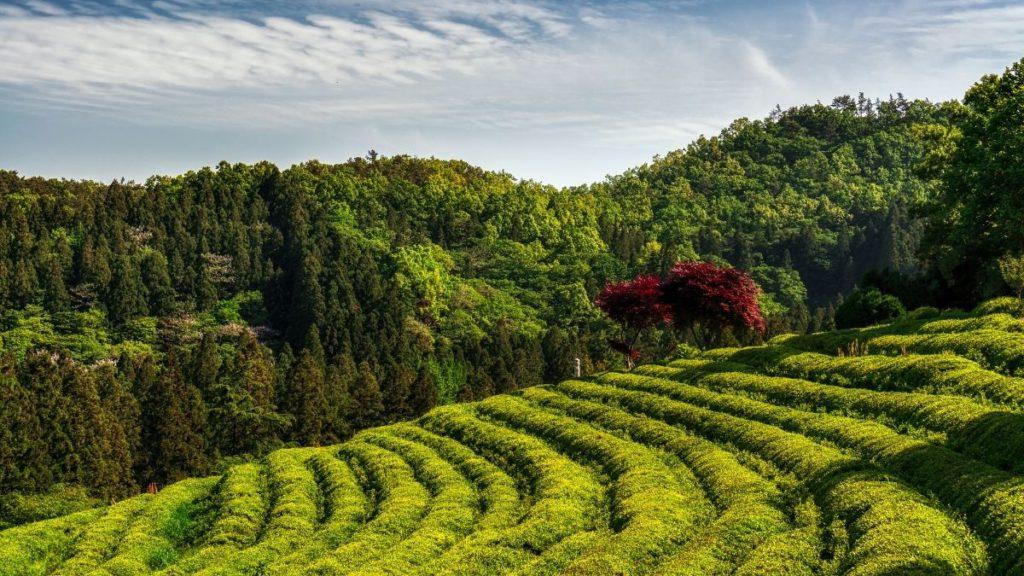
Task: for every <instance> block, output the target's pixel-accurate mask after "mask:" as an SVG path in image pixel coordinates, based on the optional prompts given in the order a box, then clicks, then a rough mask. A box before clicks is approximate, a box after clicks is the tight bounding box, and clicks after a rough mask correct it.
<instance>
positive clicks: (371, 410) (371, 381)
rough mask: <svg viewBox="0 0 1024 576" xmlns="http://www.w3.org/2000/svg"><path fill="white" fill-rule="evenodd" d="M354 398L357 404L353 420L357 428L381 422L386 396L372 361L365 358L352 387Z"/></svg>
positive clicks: (355, 404)
mask: <svg viewBox="0 0 1024 576" xmlns="http://www.w3.org/2000/svg"><path fill="white" fill-rule="evenodd" d="M352 400H353V403H354V406H355V413H354V414H353V415H352V422H353V423H354V424H355V425H356V428H358V429H363V428H369V427H371V426H376V425H377V424H380V422H381V420H382V417H383V415H384V398H383V395H382V394H381V391H380V385H379V384H378V383H377V377H376V376H374V375H373V370H372V369H371V368H370V363H369V362H367V361H365V360H364V361H363V362H361V363H360V364H359V373H358V376H357V377H356V382H355V386H354V387H353V389H352Z"/></svg>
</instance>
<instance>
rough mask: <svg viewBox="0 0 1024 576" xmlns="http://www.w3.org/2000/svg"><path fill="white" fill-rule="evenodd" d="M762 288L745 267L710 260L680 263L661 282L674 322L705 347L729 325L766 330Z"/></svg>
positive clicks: (662, 300)
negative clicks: (761, 300)
mask: <svg viewBox="0 0 1024 576" xmlns="http://www.w3.org/2000/svg"><path fill="white" fill-rule="evenodd" d="M759 292H760V289H759V288H758V287H757V284H756V283H755V282H754V280H753V279H752V278H751V277H750V276H749V275H747V273H745V272H743V271H742V270H737V269H736V268H727V267H723V266H717V265H715V264H712V263H710V262H677V263H676V264H675V266H673V267H672V270H670V271H669V274H668V278H667V279H666V280H665V281H664V282H663V283H662V285H661V293H662V298H661V304H662V305H663V306H667V307H668V308H669V309H670V310H671V316H672V325H673V326H674V327H675V328H676V329H677V330H688V331H689V332H690V333H691V334H692V336H693V339H694V341H695V343H696V344H697V345H698V346H700V347H701V348H706V347H708V346H710V345H712V344H714V343H715V342H716V341H717V340H719V339H720V338H721V336H722V333H723V331H724V329H725V328H733V329H736V330H741V331H743V330H745V331H753V332H764V318H763V317H762V316H761V307H760V306H759V305H758V302H757V297H758V294H759Z"/></svg>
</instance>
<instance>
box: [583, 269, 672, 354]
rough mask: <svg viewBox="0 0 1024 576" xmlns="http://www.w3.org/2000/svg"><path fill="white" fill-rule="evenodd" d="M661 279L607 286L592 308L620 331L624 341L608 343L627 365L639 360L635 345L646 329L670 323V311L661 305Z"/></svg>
mask: <svg viewBox="0 0 1024 576" xmlns="http://www.w3.org/2000/svg"><path fill="white" fill-rule="evenodd" d="M661 284H662V281H661V278H659V277H658V276H655V275H642V276H637V277H636V278H634V279H632V280H626V281H624V282H609V283H608V284H606V285H605V287H604V289H603V290H601V292H600V293H599V294H598V295H597V298H596V299H595V300H594V304H596V305H597V307H598V308H600V309H601V310H602V311H603V312H604V313H605V314H607V315H608V317H609V318H611V319H612V320H614V321H616V322H618V323H619V324H620V325H621V326H622V329H623V332H624V335H625V337H624V339H622V340H609V342H608V344H609V345H610V346H611V348H612V349H613V350H615V351H616V352H620V353H622V354H623V355H624V356H626V363H627V365H628V366H629V367H630V368H632V367H633V362H635V361H636V360H637V359H638V358H639V357H640V351H639V350H638V349H637V348H636V341H637V339H638V338H639V337H640V334H641V333H642V332H643V331H644V330H645V329H647V328H650V327H652V326H655V325H657V324H658V323H661V322H668V321H670V319H671V317H670V308H669V307H668V306H666V305H665V304H664V303H663V302H662V289H661Z"/></svg>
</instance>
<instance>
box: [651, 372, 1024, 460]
mask: <svg viewBox="0 0 1024 576" xmlns="http://www.w3.org/2000/svg"><path fill="white" fill-rule="evenodd" d="M728 366H729V363H727V362H723V363H721V365H720V366H716V367H714V369H713V371H714V372H722V371H723V367H728ZM733 366H735V368H737V369H739V370H750V368H749V367H748V366H746V365H744V364H734V365H733ZM639 373H642V374H647V375H650V376H656V377H662V378H681V379H687V378H693V377H694V376H695V375H698V374H701V373H703V370H702V369H698V370H697V371H693V370H691V369H685V368H671V367H663V366H650V367H641V368H640V369H639ZM732 376H733V375H732V374H730V377H729V378H727V379H726V378H707V379H702V380H701V384H702V385H705V386H708V387H710V388H712V389H719V390H725V391H729V390H743V391H746V392H751V393H754V394H757V395H759V396H760V397H763V398H765V399H767V400H768V401H770V402H772V403H781V404H789V405H807V406H813V407H815V408H816V409H827V410H831V411H836V412H844V413H851V414H857V415H862V416H867V417H871V418H887V419H889V420H892V421H896V422H899V423H901V424H910V425H913V426H920V427H923V428H926V429H928V430H932V431H936V432H940V433H942V434H943V435H945V437H946V444H947V445H948V446H949V447H950V448H952V449H954V450H957V451H959V452H962V453H964V454H965V455H967V456H970V457H972V458H976V459H978V460H981V461H984V462H987V463H989V464H991V465H993V466H996V467H998V468H1001V469H1004V470H1009V471H1012V472H1017V473H1019V472H1021V471H1022V470H1024V413H1020V412H1013V411H1009V410H1005V409H1001V408H993V407H991V406H989V405H986V404H982V403H979V402H976V401H974V400H971V399H969V398H964V397H961V396H950V395H941V394H922V393H916V392H890V391H875V390H868V389H862V388H844V387H841V386H832V385H829V384H818V383H814V382H809V381H807V380H800V379H796V378H783V377H778V376H763V375H749V374H743V376H742V377H740V376H736V377H732Z"/></svg>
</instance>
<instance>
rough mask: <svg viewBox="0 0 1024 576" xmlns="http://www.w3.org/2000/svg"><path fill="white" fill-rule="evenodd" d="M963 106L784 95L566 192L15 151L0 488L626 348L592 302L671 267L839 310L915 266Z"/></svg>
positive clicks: (439, 173) (435, 176)
mask: <svg viewBox="0 0 1024 576" xmlns="http://www.w3.org/2000/svg"><path fill="white" fill-rule="evenodd" d="M951 109H952V105H951V104H942V105H937V104H932V103H929V102H925V101H908V100H904V99H902V98H893V99H890V100H886V101H871V100H867V99H865V98H860V99H854V98H847V97H844V98H838V99H836V100H835V102H833V103H832V104H829V105H823V104H817V105H811V106H801V107H796V108H792V109H789V110H777V111H775V112H774V113H773V114H772V115H771V116H769V117H767V118H765V119H761V120H748V119H740V120H737V121H736V122H734V123H733V124H732V125H731V126H730V127H729V128H728V129H726V130H725V131H723V132H722V133H721V134H719V135H717V136H714V137H710V138H701V139H699V140H697V141H696V142H694V143H692V144H691V145H689V146H688V147H687V148H686V149H684V150H678V151H675V152H671V153H669V154H667V155H665V156H664V157H661V158H656V159H654V160H653V161H652V162H650V163H649V164H647V165H644V166H641V167H638V168H636V169H634V170H630V171H628V172H626V173H624V174H620V175H617V176H613V177H610V178H608V179H607V180H606V181H603V182H599V183H595V184H590V185H581V186H575V187H569V188H563V189H557V188H555V187H552V186H546V185H543V184H540V183H537V182H531V181H524V180H518V179H516V178H514V177H513V176H512V175H509V174H506V173H500V172H489V171H485V170H482V169H480V168H477V167H474V166H471V165H469V164H467V163H465V162H461V161H456V160H450V161H449V160H438V159H432V158H430V159H428V158H410V157H406V156H394V157H381V156H378V155H376V154H375V153H372V152H371V153H370V154H369V155H368V156H367V157H366V158H355V159H352V160H349V161H347V162H344V163H340V164H324V163H320V162H315V161H311V162H307V163H304V164H299V165H295V166H292V167H290V168H287V169H279V168H278V167H276V166H274V165H272V164H269V163H258V164H254V165H244V164H234V165H232V164H228V163H221V164H219V165H218V166H216V167H212V168H202V169H199V170H196V171H192V172H188V173H186V174H182V175H178V176H154V177H152V178H150V179H148V180H147V181H146V182H145V183H133V182H121V181H117V182H111V183H109V184H101V183H97V182H90V181H70V180H45V179H41V178H26V177H22V176H19V175H18V174H16V173H14V172H8V171H0V400H2V402H0V430H4V431H5V432H9V434H10V437H11V438H12V441H11V442H12V446H11V448H10V450H9V451H7V452H4V451H0V494H7V493H11V492H20V493H34V492H40V491H46V490H48V489H50V488H51V487H52V486H53V485H54V484H55V483H66V484H75V485H79V486H83V487H85V488H87V489H89V490H90V491H91V492H92V493H93V495H95V496H101V497H106V498H109V497H123V496H125V495H130V494H135V493H137V492H138V490H139V489H140V487H142V486H146V485H147V484H149V483H150V482H159V483H166V482H169V481H174V480H177V479H181V478H184V477H188V476H199V475H204V474H208V473H210V472H211V471H212V470H213V469H214V467H215V466H216V463H217V462H219V461H220V460H221V459H223V458H230V457H237V456H242V455H246V454H265V453H267V452H268V451H270V450H272V449H274V448H276V447H280V446H282V445H284V444H287V443H296V444H299V445H314V444H319V445H323V444H331V443H336V442H340V441H343V440H345V439H347V438H349V437H350V436H351V435H352V433H354V432H356V431H358V430H361V429H364V428H367V427H372V426H377V425H381V424H386V423H390V422H395V421H402V420H407V419H410V418H413V417H416V416H419V415H421V414H423V413H425V412H426V411H428V410H429V409H431V408H432V407H434V406H435V405H438V404H446V403H453V402H459V401H461V402H465V401H472V400H479V399H482V398H486V397H488V396H490V395H493V394H495V393H507V392H510V391H513V390H515V389H517V388H521V387H528V386H532V385H536V384H540V383H541V382H557V381H560V380H562V379H564V378H567V377H568V376H570V375H572V373H573V368H574V362H573V359H574V358H580V359H581V360H582V363H583V367H584V370H585V371H587V372H593V371H598V370H608V369H614V368H615V367H616V366H619V365H620V363H621V360H620V359H619V358H618V356H617V354H616V353H614V352H613V351H612V350H611V349H610V348H609V347H608V345H607V342H608V340H609V339H610V338H615V337H617V334H616V332H615V329H614V326H613V325H612V324H611V323H610V322H609V321H608V320H607V319H606V318H605V317H604V316H603V315H602V314H601V313H600V312H599V311H598V310H597V309H596V308H595V307H594V305H593V300H594V297H595V295H596V294H597V292H598V291H599V290H600V289H601V287H602V285H604V284H605V282H607V281H610V280H618V279H621V278H626V277H630V276H632V275H634V274H637V273H664V272H665V270H666V269H667V268H668V267H669V266H671V265H672V264H673V263H674V262H676V261H677V260H710V261H715V262H720V263H731V264H732V265H734V266H737V267H739V268H742V269H744V270H747V271H749V272H750V274H751V275H752V276H753V278H754V279H755V280H756V281H757V282H758V284H759V285H760V286H761V287H762V288H763V290H764V298H763V302H762V304H763V306H762V307H763V311H764V313H765V315H766V316H767V321H768V327H769V335H771V334H777V333H781V332H787V331H792V332H805V331H807V330H808V329H812V330H820V329H826V328H828V327H829V326H831V325H832V316H833V313H832V307H833V305H834V304H835V302H836V301H837V298H838V297H839V296H840V294H846V293H849V291H850V290H851V289H852V288H853V286H854V283H855V282H857V281H858V280H859V278H860V277H861V275H862V274H863V273H864V272H865V271H867V270H871V269H876V268H877V269H883V268H885V269H889V270H892V271H904V272H909V271H913V270H915V269H916V268H917V267H918V261H917V259H916V256H915V250H916V248H917V244H918V238H919V236H920V234H921V223H920V222H916V221H914V220H913V219H912V218H911V212H910V208H911V207H912V206H914V205H915V204H916V203H917V202H919V201H920V200H921V199H922V198H924V197H925V196H926V195H927V192H928V190H929V186H930V184H929V182H927V181H925V180H922V179H920V178H919V177H918V176H917V175H916V174H915V172H914V167H915V166H916V165H917V164H918V163H919V162H920V161H922V159H923V158H924V157H925V154H926V153H927V151H928V149H929V147H930V146H931V143H930V141H929V140H928V139H926V138H923V137H921V134H922V133H925V132H927V130H929V129H937V128H940V127H942V126H947V125H948V123H949V113H950V110H951ZM917 292H921V293H922V294H923V291H915V297H918V295H917ZM908 305H911V306H916V304H913V303H909V302H908ZM679 337H680V336H679V335H678V334H672V333H670V332H669V331H661V330H655V331H651V333H649V334H645V338H646V339H647V340H649V342H648V343H649V344H654V343H658V344H659V345H660V344H666V345H667V347H668V348H670V347H671V345H672V344H673V342H672V340H673V339H675V338H679ZM748 343H749V342H748ZM54 398H59V399H60V401H52V400H51V399H54ZM44 423H45V425H44ZM94 440H95V441H94Z"/></svg>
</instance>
